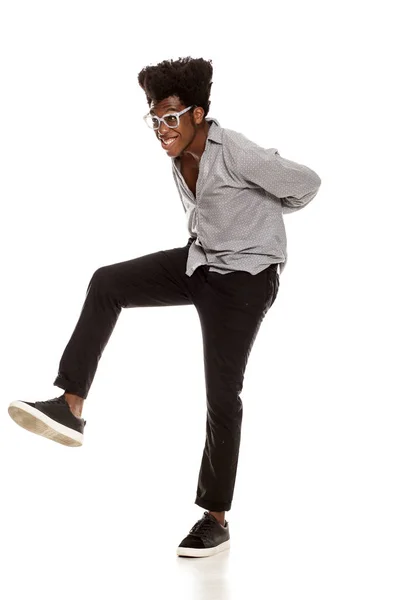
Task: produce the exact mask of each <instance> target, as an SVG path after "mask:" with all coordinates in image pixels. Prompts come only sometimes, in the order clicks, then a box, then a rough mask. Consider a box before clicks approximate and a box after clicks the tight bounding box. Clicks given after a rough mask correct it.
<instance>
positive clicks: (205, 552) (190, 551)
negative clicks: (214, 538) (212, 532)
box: [176, 540, 230, 558]
mask: <svg viewBox="0 0 400 600" xmlns="http://www.w3.org/2000/svg"><path fill="white" fill-rule="evenodd" d="M229 548H230V540H227V541H226V542H223V543H222V544H219V546H214V548H178V549H177V551H176V553H177V554H178V556H194V557H196V558H201V557H202V556H213V555H214V554H218V553H219V552H223V551H224V550H228V549H229Z"/></svg>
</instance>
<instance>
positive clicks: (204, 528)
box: [189, 513, 215, 537]
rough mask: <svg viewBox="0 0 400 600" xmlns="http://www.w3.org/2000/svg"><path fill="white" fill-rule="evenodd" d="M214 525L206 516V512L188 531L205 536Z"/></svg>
mask: <svg viewBox="0 0 400 600" xmlns="http://www.w3.org/2000/svg"><path fill="white" fill-rule="evenodd" d="M214 526H215V522H214V521H213V520H212V519H210V518H209V517H208V513H204V516H203V517H202V518H201V519H199V520H198V521H197V522H196V523H195V524H194V525H193V527H192V529H191V530H190V532H189V533H193V534H195V535H199V536H205V537H207V535H208V534H209V532H210V531H211V529H212V528H213V527H214Z"/></svg>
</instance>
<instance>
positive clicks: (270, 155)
mask: <svg viewBox="0 0 400 600" xmlns="http://www.w3.org/2000/svg"><path fill="white" fill-rule="evenodd" d="M235 158H236V160H235V162H236V167H237V169H238V171H239V174H240V176H241V177H242V178H243V179H244V180H245V181H246V182H250V183H253V184H255V185H257V186H259V187H261V188H262V189H264V190H265V191H267V192H268V193H270V194H272V195H274V196H276V198H279V199H280V200H281V203H282V212H283V213H288V212H294V211H296V210H299V209H300V208H303V207H304V206H306V205H307V204H308V203H309V202H310V201H311V200H312V199H313V198H314V197H315V196H316V194H317V192H318V190H319V187H320V185H321V179H320V177H319V176H318V175H317V173H315V171H313V170H311V169H310V168H309V167H306V166H305V165H301V164H299V163H296V162H293V161H291V160H288V159H287V158H283V157H282V156H280V154H279V152H278V150H277V149H276V148H268V149H266V148H262V147H261V146H258V145H257V144H254V143H252V144H251V145H248V146H247V147H246V148H244V149H241V150H239V152H238V153H236V156H235Z"/></svg>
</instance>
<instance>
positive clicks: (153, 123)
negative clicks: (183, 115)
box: [146, 115, 179, 129]
mask: <svg viewBox="0 0 400 600" xmlns="http://www.w3.org/2000/svg"><path fill="white" fill-rule="evenodd" d="M164 120H165V121H166V122H167V125H168V126H169V127H178V122H179V121H178V117H176V116H175V115H167V116H165V117H164ZM146 123H147V125H148V126H149V127H152V128H153V129H158V128H159V126H160V121H159V120H158V118H157V117H154V116H153V115H147V117H146Z"/></svg>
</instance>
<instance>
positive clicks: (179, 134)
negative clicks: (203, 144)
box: [150, 96, 202, 158]
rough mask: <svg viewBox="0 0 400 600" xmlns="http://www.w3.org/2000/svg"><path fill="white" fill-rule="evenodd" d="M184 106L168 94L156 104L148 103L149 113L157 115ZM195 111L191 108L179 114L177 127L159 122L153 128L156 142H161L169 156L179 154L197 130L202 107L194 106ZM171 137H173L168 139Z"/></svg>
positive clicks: (172, 156)
mask: <svg viewBox="0 0 400 600" xmlns="http://www.w3.org/2000/svg"><path fill="white" fill-rule="evenodd" d="M185 108H187V107H186V106H185V105H184V104H182V103H181V101H180V99H179V98H178V97H177V96H169V97H168V98H165V99H164V100H162V101H161V102H159V103H158V104H155V103H154V101H153V102H152V103H151V105H150V113H151V114H152V115H155V116H157V117H163V116H164V115H166V114H168V113H174V112H180V111H181V110H184V109H185ZM195 111H196V113H195V115H193V114H192V113H193V109H190V110H188V111H187V112H186V113H185V114H184V115H181V116H180V117H179V125H178V127H173V128H171V127H168V126H167V125H165V123H163V122H161V124H160V127H159V129H156V130H155V132H154V133H155V135H156V137H157V139H158V143H159V144H161V146H162V148H163V149H164V150H165V151H166V153H167V154H168V156H169V157H170V158H176V157H177V156H180V155H181V154H182V152H183V150H185V149H186V148H188V146H189V145H190V144H191V143H192V141H193V140H194V138H195V136H196V132H197V127H196V125H198V123H199V122H201V120H202V117H201V113H202V109H201V108H200V109H199V108H196V109H195ZM199 111H200V112H199ZM172 138H175V139H173V141H170V140H172ZM162 140H165V141H166V142H167V143H166V144H165V143H164V141H162ZM168 144H169V145H168Z"/></svg>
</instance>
